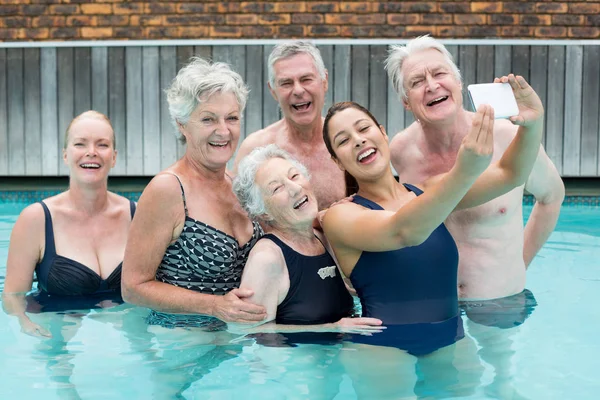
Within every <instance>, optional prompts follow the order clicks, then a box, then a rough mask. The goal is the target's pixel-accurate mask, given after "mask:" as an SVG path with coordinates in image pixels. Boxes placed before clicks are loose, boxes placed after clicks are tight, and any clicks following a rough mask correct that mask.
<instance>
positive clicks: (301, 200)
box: [294, 196, 308, 209]
mask: <svg viewBox="0 0 600 400" xmlns="http://www.w3.org/2000/svg"><path fill="white" fill-rule="evenodd" d="M306 201H308V196H304V197H302V198H301V199H300V200H298V201H297V202H295V203H294V208H295V209H297V208H298V207H300V206H301V205H302V204H303V203H304V202H306Z"/></svg>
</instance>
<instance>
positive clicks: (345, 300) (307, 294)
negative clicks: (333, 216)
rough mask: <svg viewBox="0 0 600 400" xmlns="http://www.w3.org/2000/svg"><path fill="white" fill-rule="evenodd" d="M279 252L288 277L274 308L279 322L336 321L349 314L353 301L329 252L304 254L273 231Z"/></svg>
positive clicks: (266, 236) (315, 322)
mask: <svg viewBox="0 0 600 400" xmlns="http://www.w3.org/2000/svg"><path fill="white" fill-rule="evenodd" d="M263 239H269V240H270V241H272V242H273V243H275V244H276V245H277V246H278V247H279V248H280V249H281V251H282V253H283V257H284V258H285V263H286V265H287V269H288V274H289V278H290V288H289V290H288V293H287V296H285V299H284V300H283V301H282V302H281V304H279V306H278V307H277V316H276V319H275V321H276V322H277V323H278V324H290V325H305V324H327V323H331V322H337V321H339V320H340V319H342V318H345V317H348V316H350V315H351V313H352V309H353V307H354V302H353V301H352V296H351V295H350V293H348V290H347V289H346V285H344V281H343V280H342V277H341V276H340V273H339V271H338V270H337V267H336V265H335V261H334V260H333V258H332V257H331V255H330V254H329V253H328V252H327V251H326V250H325V253H323V254H320V255H318V256H306V255H304V254H300V253H298V252H297V251H296V250H294V249H292V248H291V247H290V246H288V245H287V244H285V243H284V242H283V241H282V240H281V239H279V238H278V237H277V236H275V235H272V234H266V235H264V236H263V237H262V238H261V240H263Z"/></svg>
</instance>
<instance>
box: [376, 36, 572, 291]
mask: <svg viewBox="0 0 600 400" xmlns="http://www.w3.org/2000/svg"><path fill="white" fill-rule="evenodd" d="M386 69H387V70H388V75H389V77H390V80H391V81H392V82H393V85H394V88H395V90H396V92H397V93H398V94H399V97H400V99H401V101H402V102H403V104H404V107H406V109H407V110H409V111H411V112H412V113H413V114H414V116H415V119H416V121H415V122H414V123H413V124H411V125H410V126H409V127H408V128H406V129H405V130H404V131H402V132H400V133H398V134H397V135H396V136H395V137H394V138H393V140H392V142H391V144H390V151H391V153H392V158H391V159H392V164H393V166H394V168H395V169H396V171H397V172H398V174H399V175H400V177H401V179H402V181H403V182H423V181H424V180H426V179H428V178H429V177H431V176H433V175H437V174H440V173H443V172H447V171H449V170H450V168H451V167H452V166H453V165H454V162H455V160H456V155H457V152H458V149H459V147H460V144H461V142H462V140H463V138H464V137H465V136H466V135H467V133H468V132H469V130H470V129H471V123H472V121H473V115H474V114H473V113H471V112H468V111H466V110H465V109H464V108H463V97H462V83H461V78H460V72H459V70H458V68H457V67H456V65H455V64H454V62H453V60H452V56H451V55H450V53H449V52H448V51H447V50H446V48H445V47H444V46H443V45H442V44H441V43H440V42H438V41H437V40H435V39H433V38H431V37H420V38H416V39H413V40H411V41H410V42H409V43H408V44H407V45H406V46H402V47H400V46H393V47H392V49H391V51H390V55H389V57H388V59H387V61H386ZM516 131H517V126H515V125H513V124H512V123H510V122H509V121H508V120H496V122H495V124H494V158H493V160H492V162H494V161H496V160H498V159H499V158H500V157H501V155H502V153H503V152H504V151H505V150H506V148H507V146H508V144H509V143H510V141H511V140H512V138H513V136H514V135H515V134H516ZM523 189H525V190H527V191H528V192H529V193H531V194H533V196H534V197H535V199H536V204H535V206H534V208H533V211H532V213H531V216H530V218H529V221H528V222H527V225H526V226H525V228H524V227H523V213H522V198H523ZM563 198H564V186H563V183H562V180H561V178H560V176H559V174H558V172H557V171H556V168H555V167H554V165H553V164H552V162H551V161H550V159H549V158H548V156H547V155H546V153H545V151H544V150H543V148H540V151H539V155H538V158H537V160H536V163H535V166H534V168H533V171H532V173H531V175H530V177H529V179H528V181H527V183H526V184H525V186H524V187H523V186H521V187H519V188H516V189H514V190H512V191H511V192H509V193H507V194H505V195H504V196H501V197H498V198H496V199H494V200H492V201H490V202H488V203H486V204H483V205H481V206H479V207H476V208H471V209H469V210H462V211H456V212H454V213H452V214H451V215H450V216H449V217H448V219H447V220H446V226H447V228H448V229H449V230H450V232H451V233H452V236H453V237H454V239H455V241H456V244H457V246H458V249H459V253H460V262H459V270H458V272H459V280H458V293H459V297H460V298H462V299H465V300H467V299H468V300H475V299H481V300H483V299H494V298H501V297H507V296H512V295H516V294H521V296H523V297H527V296H528V295H529V293H528V291H526V290H524V288H525V272H526V269H527V267H528V266H529V264H530V262H531V261H532V259H533V258H534V257H535V255H536V253H537V252H538V251H539V250H540V248H541V247H542V245H543V244H544V243H545V242H546V240H547V239H548V237H549V236H550V233H551V232H552V230H553V229H554V226H555V225H556V221H557V219H558V214H559V212H560V206H561V203H562V201H563Z"/></svg>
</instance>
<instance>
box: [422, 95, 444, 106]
mask: <svg viewBox="0 0 600 400" xmlns="http://www.w3.org/2000/svg"><path fill="white" fill-rule="evenodd" d="M447 98H448V96H441V97H438V98H437V99H433V100H431V101H430V102H429V103H427V105H428V106H430V105H432V104H433V103H435V102H438V101H441V100H445V99H447Z"/></svg>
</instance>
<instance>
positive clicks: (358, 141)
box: [354, 135, 367, 147]
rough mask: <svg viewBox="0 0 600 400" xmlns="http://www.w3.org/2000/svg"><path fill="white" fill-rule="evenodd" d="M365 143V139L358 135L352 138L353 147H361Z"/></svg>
mask: <svg viewBox="0 0 600 400" xmlns="http://www.w3.org/2000/svg"><path fill="white" fill-rule="evenodd" d="M366 142H367V139H365V138H364V137H362V136H360V135H355V136H354V147H361V146H362V145H363V144H365V143H366Z"/></svg>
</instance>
